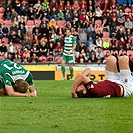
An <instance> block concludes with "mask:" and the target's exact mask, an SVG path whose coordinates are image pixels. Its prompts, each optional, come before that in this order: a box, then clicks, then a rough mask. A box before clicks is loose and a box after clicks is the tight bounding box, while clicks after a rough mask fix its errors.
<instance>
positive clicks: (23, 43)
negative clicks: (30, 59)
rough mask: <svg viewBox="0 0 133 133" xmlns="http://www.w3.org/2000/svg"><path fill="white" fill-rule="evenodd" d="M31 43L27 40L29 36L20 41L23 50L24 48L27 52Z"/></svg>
mask: <svg viewBox="0 0 133 133" xmlns="http://www.w3.org/2000/svg"><path fill="white" fill-rule="evenodd" d="M31 45H32V41H31V40H30V39H29V36H27V35H25V37H24V40H23V41H22V48H23V50H24V49H25V48H26V49H28V50H30V49H31Z"/></svg>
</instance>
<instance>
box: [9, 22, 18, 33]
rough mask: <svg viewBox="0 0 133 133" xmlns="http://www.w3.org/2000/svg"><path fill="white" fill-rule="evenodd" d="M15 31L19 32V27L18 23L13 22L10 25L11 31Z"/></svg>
mask: <svg viewBox="0 0 133 133" xmlns="http://www.w3.org/2000/svg"><path fill="white" fill-rule="evenodd" d="M12 31H15V32H16V33H17V31H18V28H17V25H16V24H15V23H12V25H11V27H10V32H12Z"/></svg>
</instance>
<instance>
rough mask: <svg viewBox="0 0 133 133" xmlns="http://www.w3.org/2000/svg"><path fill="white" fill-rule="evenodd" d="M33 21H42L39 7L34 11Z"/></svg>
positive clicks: (41, 12)
mask: <svg viewBox="0 0 133 133" xmlns="http://www.w3.org/2000/svg"><path fill="white" fill-rule="evenodd" d="M35 19H39V20H42V19H43V11H42V8H41V7H38V8H37V10H36V11H35Z"/></svg>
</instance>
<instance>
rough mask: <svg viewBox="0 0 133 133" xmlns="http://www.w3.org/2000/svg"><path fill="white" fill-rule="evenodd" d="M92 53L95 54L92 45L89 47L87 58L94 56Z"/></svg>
mask: <svg viewBox="0 0 133 133" xmlns="http://www.w3.org/2000/svg"><path fill="white" fill-rule="evenodd" d="M92 54H95V51H94V50H93V48H92V47H91V46H90V47H88V48H87V53H86V55H87V59H90V58H91V57H92Z"/></svg>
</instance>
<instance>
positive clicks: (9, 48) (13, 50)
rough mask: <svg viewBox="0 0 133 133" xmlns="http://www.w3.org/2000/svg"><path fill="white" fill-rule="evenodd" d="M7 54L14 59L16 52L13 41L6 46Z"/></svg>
mask: <svg viewBox="0 0 133 133" xmlns="http://www.w3.org/2000/svg"><path fill="white" fill-rule="evenodd" d="M7 51H8V54H10V55H11V57H12V59H14V56H15V53H16V48H15V46H14V44H13V42H11V41H10V42H9V45H8V48H7Z"/></svg>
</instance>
